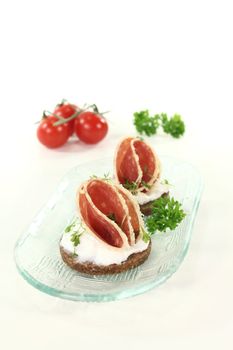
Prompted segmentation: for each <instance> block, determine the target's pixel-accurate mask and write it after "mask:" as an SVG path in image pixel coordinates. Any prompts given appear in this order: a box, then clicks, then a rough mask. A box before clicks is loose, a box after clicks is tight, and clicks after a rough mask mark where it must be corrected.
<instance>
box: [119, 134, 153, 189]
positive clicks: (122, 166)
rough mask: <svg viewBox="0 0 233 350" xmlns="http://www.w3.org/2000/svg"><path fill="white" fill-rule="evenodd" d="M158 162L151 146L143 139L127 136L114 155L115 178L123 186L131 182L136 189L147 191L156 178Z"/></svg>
mask: <svg viewBox="0 0 233 350" xmlns="http://www.w3.org/2000/svg"><path fill="white" fill-rule="evenodd" d="M159 173H160V162H159V159H158V157H157V155H156V154H155V152H154V151H153V150H152V148H151V147H150V146H149V145H148V144H147V143H146V142H144V141H142V140H140V139H138V138H133V137H128V138H126V139H124V140H123V141H122V142H121V143H120V145H119V146H118V148H117V151H116V156H115V176H116V180H117V181H118V182H119V183H121V184H122V185H123V186H126V185H127V186H128V185H129V184H132V183H133V186H134V190H135V186H136V189H137V190H138V191H144V192H145V191H148V190H149V188H150V187H151V185H153V184H154V183H155V181H156V180H157V179H158V177H159Z"/></svg>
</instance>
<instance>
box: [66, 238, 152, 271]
mask: <svg viewBox="0 0 233 350" xmlns="http://www.w3.org/2000/svg"><path fill="white" fill-rule="evenodd" d="M150 251H151V241H150V243H149V244H148V247H147V248H146V249H145V250H143V251H142V252H139V253H134V254H131V255H130V256H129V257H128V259H127V260H125V261H124V262H122V263H121V264H111V265H107V266H105V265H96V264H93V263H91V262H85V263H80V262H78V261H77V259H75V258H74V257H73V254H72V253H68V252H67V251H65V249H64V248H63V247H62V246H60V252H61V256H62V259H63V261H64V262H65V263H66V264H67V265H69V266H70V267H71V268H72V269H74V270H76V271H78V272H82V273H86V274H88V275H107V274H115V273H120V272H124V271H127V270H129V269H132V268H134V267H137V266H139V265H141V264H142V263H144V261H145V260H146V259H147V258H148V256H149V254H150Z"/></svg>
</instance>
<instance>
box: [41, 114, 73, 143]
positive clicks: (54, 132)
mask: <svg viewBox="0 0 233 350" xmlns="http://www.w3.org/2000/svg"><path fill="white" fill-rule="evenodd" d="M55 122H57V118H56V117H53V116H51V117H47V118H45V119H42V121H41V122H40V124H39V126H38V129H37V137H38V139H39V141H40V142H41V143H42V144H43V145H45V146H47V147H49V148H57V147H60V146H62V145H64V144H65V143H66V141H67V140H68V138H69V126H68V124H67V123H65V124H62V125H58V126H54V125H53V124H54V123H55Z"/></svg>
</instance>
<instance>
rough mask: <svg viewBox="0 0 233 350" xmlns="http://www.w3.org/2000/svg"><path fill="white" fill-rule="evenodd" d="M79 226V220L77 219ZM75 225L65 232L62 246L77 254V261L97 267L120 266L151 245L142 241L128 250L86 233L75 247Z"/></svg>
mask: <svg viewBox="0 0 233 350" xmlns="http://www.w3.org/2000/svg"><path fill="white" fill-rule="evenodd" d="M77 225H78V219H77ZM77 225H74V226H73V227H72V228H71V230H70V232H64V233H63V236H62V239H61V242H60V245H61V246H62V247H63V248H64V249H65V250H66V251H67V252H68V253H71V254H73V253H74V252H75V254H77V255H75V259H76V260H77V261H78V262H81V263H85V262H92V263H94V264H96V265H104V266H107V265H111V264H120V263H122V262H123V261H125V260H127V258H128V257H129V256H130V255H131V254H133V253H138V252H142V251H143V250H145V249H146V248H147V247H148V244H149V243H145V242H144V241H143V240H142V239H140V240H138V242H137V243H136V244H134V245H132V246H129V247H126V248H116V247H112V246H110V245H108V244H106V243H104V242H103V241H102V240H101V239H99V238H98V237H96V236H95V235H94V234H91V233H89V232H88V231H84V233H83V234H82V235H81V237H80V243H79V244H78V245H77V247H74V245H73V242H72V241H71V236H72V234H73V233H74V232H75V229H77Z"/></svg>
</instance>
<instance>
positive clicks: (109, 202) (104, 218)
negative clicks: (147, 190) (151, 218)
mask: <svg viewBox="0 0 233 350" xmlns="http://www.w3.org/2000/svg"><path fill="white" fill-rule="evenodd" d="M78 205H79V210H80V214H81V217H82V220H83V222H84V223H85V225H86V226H87V228H88V229H89V231H91V233H94V234H95V235H96V236H98V237H99V238H100V239H101V240H103V241H104V242H105V243H107V244H109V245H111V246H114V247H118V248H121V247H123V246H127V245H129V244H130V245H132V244H134V243H135V239H137V238H138V237H139V236H140V226H143V221H142V219H141V215H140V211H139V207H138V204H137V203H136V202H135V200H134V198H133V197H132V195H131V194H130V193H129V192H128V191H127V190H125V189H124V188H122V186H119V185H114V184H113V183H110V182H108V181H105V180H100V179H93V180H90V181H88V182H86V183H85V184H83V185H82V187H81V189H80V190H79V192H78Z"/></svg>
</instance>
